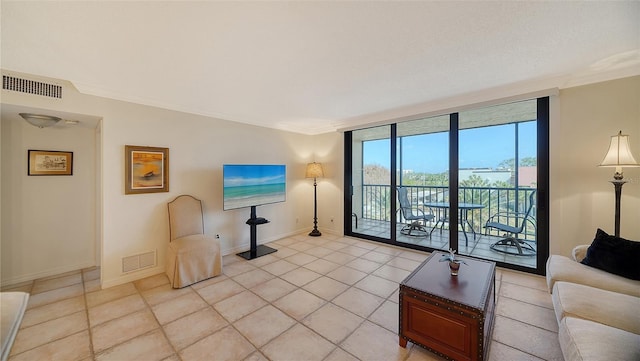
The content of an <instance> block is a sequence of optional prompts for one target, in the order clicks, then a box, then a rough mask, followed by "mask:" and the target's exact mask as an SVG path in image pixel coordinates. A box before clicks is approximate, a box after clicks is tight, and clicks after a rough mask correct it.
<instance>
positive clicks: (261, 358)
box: [243, 351, 269, 361]
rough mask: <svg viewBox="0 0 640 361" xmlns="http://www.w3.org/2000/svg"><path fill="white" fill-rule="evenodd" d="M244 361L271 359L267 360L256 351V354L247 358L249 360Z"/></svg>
mask: <svg viewBox="0 0 640 361" xmlns="http://www.w3.org/2000/svg"><path fill="white" fill-rule="evenodd" d="M243 361H269V359H268V358H266V357H265V356H264V355H263V354H261V353H260V352H259V351H256V352H254V353H252V354H251V355H249V356H247V358H246V359H244V360H243Z"/></svg>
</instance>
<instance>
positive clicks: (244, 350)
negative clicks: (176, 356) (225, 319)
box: [180, 326, 255, 361]
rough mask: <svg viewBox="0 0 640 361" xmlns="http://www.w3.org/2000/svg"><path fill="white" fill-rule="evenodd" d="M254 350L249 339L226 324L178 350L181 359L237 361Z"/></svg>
mask: <svg viewBox="0 0 640 361" xmlns="http://www.w3.org/2000/svg"><path fill="white" fill-rule="evenodd" d="M254 351H255V348H254V347H253V346H252V345H251V343H249V341H247V340H246V339H245V338H244V337H242V335H241V334H240V333H238V331H236V330H235V329H233V327H231V326H228V327H225V328H223V329H222V330H220V331H218V332H216V333H214V334H212V335H210V336H207V337H205V338H203V339H202V340H200V341H198V342H196V343H195V344H193V345H191V346H189V347H187V348H185V349H184V350H182V351H180V357H181V358H182V360H216V361H237V360H242V359H244V358H245V357H247V356H249V355H250V354H251V353H252V352H254Z"/></svg>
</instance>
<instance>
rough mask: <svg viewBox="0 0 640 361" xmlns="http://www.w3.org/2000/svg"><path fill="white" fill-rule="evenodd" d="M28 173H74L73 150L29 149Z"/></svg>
mask: <svg viewBox="0 0 640 361" xmlns="http://www.w3.org/2000/svg"><path fill="white" fill-rule="evenodd" d="M28 159H29V160H28V162H29V167H28V171H27V174H28V175H73V152H61V151H56V150H33V149H29V156H28Z"/></svg>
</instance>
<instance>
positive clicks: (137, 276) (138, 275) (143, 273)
mask: <svg viewBox="0 0 640 361" xmlns="http://www.w3.org/2000/svg"><path fill="white" fill-rule="evenodd" d="M164 271H165V268H164V267H160V266H156V267H151V268H146V269H144V270H140V271H133V272H131V273H127V274H124V275H122V276H120V277H118V278H114V279H110V280H103V281H102V284H101V286H102V289H105V288H110V287H114V286H119V285H121V284H125V283H129V282H133V281H137V280H141V279H143V278H147V277H151V276H155V275H157V274H160V273H164Z"/></svg>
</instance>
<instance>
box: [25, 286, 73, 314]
mask: <svg viewBox="0 0 640 361" xmlns="http://www.w3.org/2000/svg"><path fill="white" fill-rule="evenodd" d="M83 293H84V288H83V287H82V283H78V284H75V285H71V286H67V287H63V288H57V289H54V290H51V291H45V292H42V293H38V294H35V295H31V296H29V303H28V305H27V309H29V308H34V307H40V306H44V305H46V304H49V303H53V302H57V301H61V300H65V299H67V298H72V297H78V296H82V294H83Z"/></svg>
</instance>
